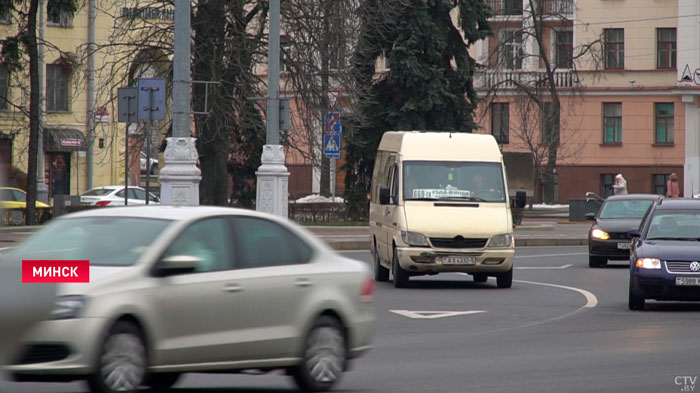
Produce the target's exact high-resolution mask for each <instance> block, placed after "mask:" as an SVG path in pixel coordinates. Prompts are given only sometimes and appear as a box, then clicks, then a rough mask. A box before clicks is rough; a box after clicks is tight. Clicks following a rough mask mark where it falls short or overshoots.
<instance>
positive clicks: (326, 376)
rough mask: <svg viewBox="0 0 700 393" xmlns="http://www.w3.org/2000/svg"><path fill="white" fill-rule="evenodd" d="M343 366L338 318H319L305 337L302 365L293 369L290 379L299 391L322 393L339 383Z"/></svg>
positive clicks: (344, 348)
mask: <svg viewBox="0 0 700 393" xmlns="http://www.w3.org/2000/svg"><path fill="white" fill-rule="evenodd" d="M346 363H347V344H346V341H345V333H344V331H343V328H342V327H341V326H340V323H339V322H338V320H337V319H335V318H332V317H328V316H322V317H320V318H319V319H318V320H317V321H316V323H315V324H314V326H313V327H312V328H311V331H310V332H309V335H308V337H307V338H306V342H305V343H304V352H303V354H302V362H301V364H299V365H298V366H296V367H294V369H292V377H293V378H294V381H295V382H296V384H297V386H299V388H300V389H301V390H302V391H305V392H325V391H328V390H330V389H331V388H332V387H333V385H335V384H336V383H337V382H338V380H339V379H340V376H341V374H342V373H343V370H345V364H346Z"/></svg>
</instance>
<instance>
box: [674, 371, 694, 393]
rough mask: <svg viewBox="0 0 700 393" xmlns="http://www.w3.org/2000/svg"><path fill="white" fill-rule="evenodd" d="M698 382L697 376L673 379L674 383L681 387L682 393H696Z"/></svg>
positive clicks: (682, 376) (680, 376) (683, 376)
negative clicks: (696, 383) (694, 392)
mask: <svg viewBox="0 0 700 393" xmlns="http://www.w3.org/2000/svg"><path fill="white" fill-rule="evenodd" d="M697 380H698V377H697V376H690V375H679V376H677V377H675V378H674V379H673V382H674V383H675V384H676V386H680V387H681V392H693V391H695V382H697Z"/></svg>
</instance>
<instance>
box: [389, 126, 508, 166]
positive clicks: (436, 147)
mask: <svg viewBox="0 0 700 393" xmlns="http://www.w3.org/2000/svg"><path fill="white" fill-rule="evenodd" d="M379 150H388V151H398V152H400V153H401V155H402V156H403V157H404V158H405V159H407V160H425V161H487V162H489V161H490V162H500V161H501V160H502V157H503V156H502V154H501V150H500V149H499V148H498V143H496V139H495V138H494V137H493V135H487V134H472V133H468V132H448V131H444V132H439V131H438V132H435V131H430V132H428V131H388V132H385V133H384V135H383V136H382V141H381V142H380V144H379Z"/></svg>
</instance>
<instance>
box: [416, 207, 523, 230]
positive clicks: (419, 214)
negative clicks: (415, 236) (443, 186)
mask: <svg viewBox="0 0 700 393" xmlns="http://www.w3.org/2000/svg"><path fill="white" fill-rule="evenodd" d="M466 205H467V204H464V203H460V204H453V205H451V204H449V203H440V204H439V205H438V206H436V204H435V202H423V201H421V202H406V204H405V207H404V211H405V214H406V224H407V227H408V230H409V231H411V232H418V233H422V234H423V235H425V236H427V237H455V236H457V235H461V236H463V237H465V238H474V237H491V236H493V235H497V234H502V233H510V232H513V226H512V221H511V219H510V210H508V209H507V208H506V207H505V206H504V205H505V204H504V203H470V204H469V205H472V206H478V207H467V206H466Z"/></svg>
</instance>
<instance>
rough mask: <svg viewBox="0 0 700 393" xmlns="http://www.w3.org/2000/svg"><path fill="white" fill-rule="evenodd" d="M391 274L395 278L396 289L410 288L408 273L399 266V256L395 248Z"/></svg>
mask: <svg viewBox="0 0 700 393" xmlns="http://www.w3.org/2000/svg"><path fill="white" fill-rule="evenodd" d="M391 274H392V276H394V277H393V278H394V288H406V287H407V286H408V277H409V275H408V272H407V271H405V270H403V268H402V267H401V265H400V264H399V255H398V254H397V253H396V248H394V257H393V258H392V261H391Z"/></svg>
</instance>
